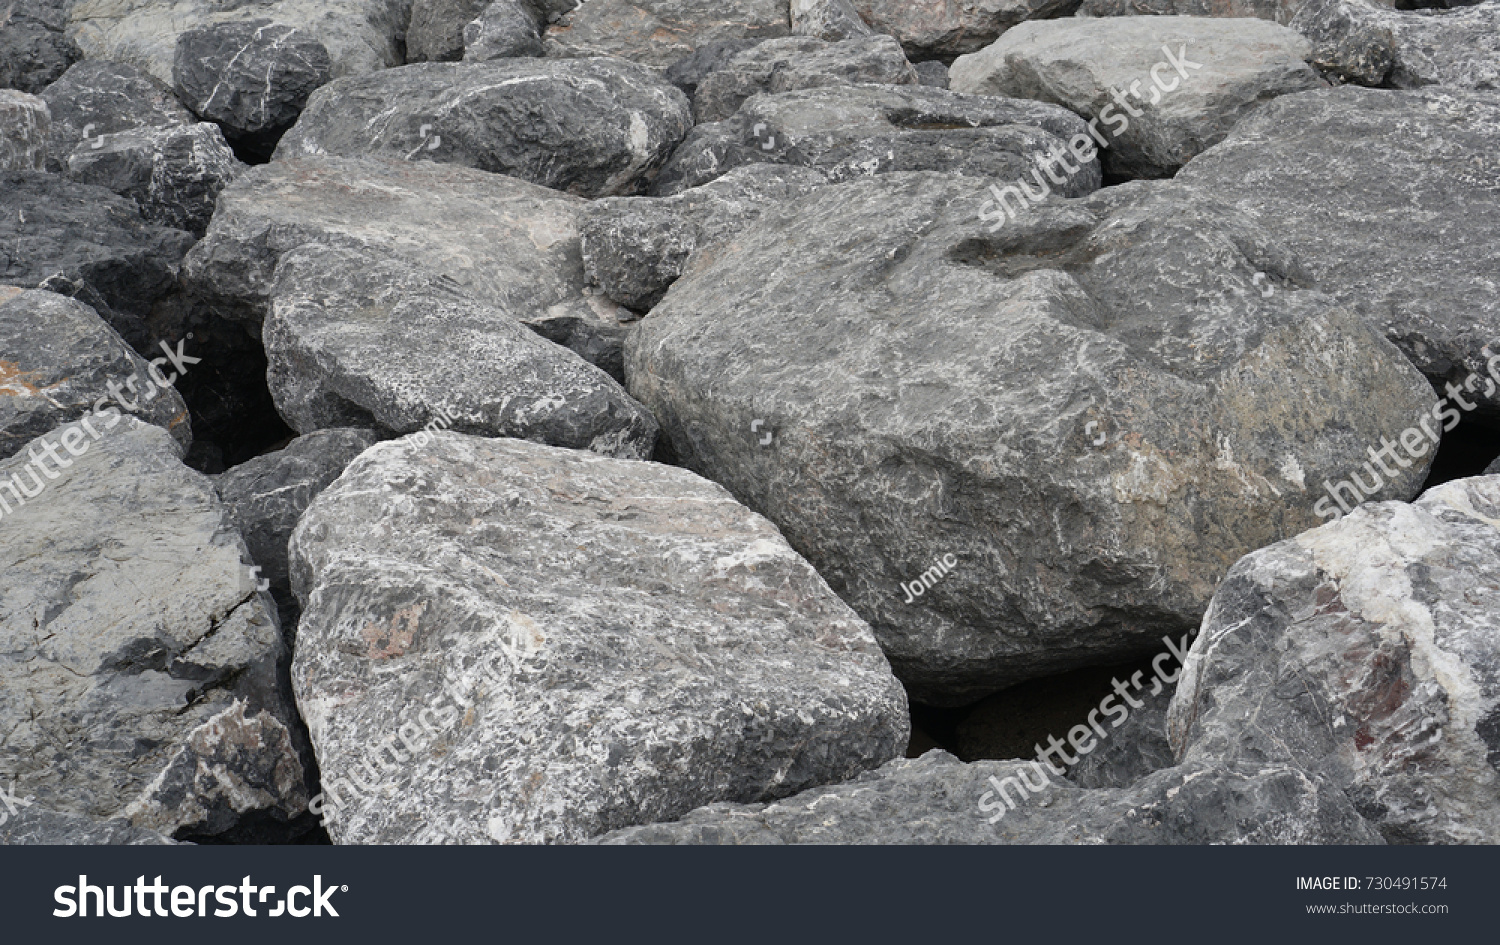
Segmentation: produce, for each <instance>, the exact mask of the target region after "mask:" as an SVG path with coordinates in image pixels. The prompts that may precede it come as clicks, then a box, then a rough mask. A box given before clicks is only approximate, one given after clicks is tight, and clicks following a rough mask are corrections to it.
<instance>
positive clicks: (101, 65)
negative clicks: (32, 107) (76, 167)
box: [41, 59, 194, 171]
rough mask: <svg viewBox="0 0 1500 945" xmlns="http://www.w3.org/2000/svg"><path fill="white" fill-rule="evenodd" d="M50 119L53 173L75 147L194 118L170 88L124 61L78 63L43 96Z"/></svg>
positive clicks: (186, 122)
mask: <svg viewBox="0 0 1500 945" xmlns="http://www.w3.org/2000/svg"><path fill="white" fill-rule="evenodd" d="M41 98H42V99H43V100H45V101H46V103H47V110H48V111H49V112H50V113H51V115H52V142H53V148H52V161H51V162H49V167H50V169H51V170H55V171H61V170H63V168H64V166H65V165H66V163H67V160H68V155H70V154H71V153H72V152H73V150H74V149H75V148H78V147H89V148H95V149H98V148H103V147H104V146H105V144H107V143H108V140H109V136H110V135H113V134H118V133H120V132H122V131H148V130H153V129H157V128H173V127H176V126H179V125H190V124H192V123H193V121H194V118H193V115H192V113H191V112H189V111H188V110H187V109H186V108H183V107H182V103H181V102H179V101H177V96H176V95H175V94H173V92H172V90H171V89H170V88H168V87H167V86H166V85H165V84H163V83H162V82H161V81H160V80H158V79H156V78H155V77H153V76H151V75H149V74H147V73H145V72H142V71H141V70H140V69H137V68H136V67H135V66H132V65H129V64H127V63H123V62H110V61H108V60H99V59H91V60H86V61H84V62H80V63H78V64H77V65H75V66H73V67H72V68H71V69H69V70H68V71H67V72H65V73H63V76H62V78H60V79H58V80H57V81H56V82H54V83H52V84H51V85H49V86H47V88H46V89H44V90H43V91H42V92H41Z"/></svg>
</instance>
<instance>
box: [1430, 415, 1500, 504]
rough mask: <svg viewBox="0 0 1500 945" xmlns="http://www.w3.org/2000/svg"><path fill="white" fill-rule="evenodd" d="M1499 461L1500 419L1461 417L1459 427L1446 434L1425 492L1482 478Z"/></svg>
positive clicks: (1493, 417)
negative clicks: (1459, 481) (1455, 482)
mask: <svg viewBox="0 0 1500 945" xmlns="http://www.w3.org/2000/svg"><path fill="white" fill-rule="evenodd" d="M1496 458H1500V416H1494V415H1485V414H1481V413H1477V412H1476V413H1471V414H1462V415H1461V416H1460V417H1459V421H1458V425H1457V426H1455V427H1454V428H1453V429H1452V430H1449V431H1447V432H1445V433H1444V434H1443V439H1442V442H1441V444H1439V446H1438V451H1437V456H1436V457H1435V458H1434V459H1433V461H1432V468H1431V469H1429V470H1428V471H1427V481H1426V482H1424V483H1422V491H1423V492H1426V491H1427V490H1428V489H1431V488H1432V487H1434V486H1440V485H1442V484H1443V483H1445V482H1452V481H1453V480H1455V479H1467V478H1469V477H1470V476H1479V475H1483V474H1484V470H1485V467H1487V466H1489V464H1490V463H1493V462H1494V461H1495V460H1496Z"/></svg>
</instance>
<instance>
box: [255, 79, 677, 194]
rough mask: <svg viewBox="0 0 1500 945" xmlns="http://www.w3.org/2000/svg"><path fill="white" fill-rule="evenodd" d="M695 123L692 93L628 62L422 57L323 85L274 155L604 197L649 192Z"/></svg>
mask: <svg viewBox="0 0 1500 945" xmlns="http://www.w3.org/2000/svg"><path fill="white" fill-rule="evenodd" d="M692 126H693V119H692V110H691V107H690V106H689V104H688V101H687V98H686V96H684V95H683V94H682V93H681V92H680V91H678V89H676V88H675V87H674V86H672V85H669V84H668V83H666V82H665V81H663V80H662V79H660V78H659V77H658V76H656V75H655V74H654V73H652V72H651V71H650V70H647V69H644V68H642V67H640V66H637V65H635V64H633V63H629V62H623V61H620V60H609V59H569V60H562V61H556V60H548V59H497V60H493V61H489V62H477V63H462V64H458V63H442V62H424V63H418V64H416V65H411V66H404V67H402V68H400V69H387V70H385V71H384V72H380V73H377V74H375V75H369V76H360V77H356V78H349V79H342V80H340V81H338V82H334V83H332V84H330V85H327V86H325V87H324V88H322V89H320V90H319V91H318V92H317V93H316V94H314V95H313V97H312V99H311V100H310V101H309V102H308V104H307V110H306V111H305V112H303V114H302V118H301V119H299V120H298V122H297V124H296V125H295V126H294V127H293V128H292V130H291V131H290V132H288V133H287V135H286V137H284V138H283V139H282V141H281V144H280V145H279V146H278V147H277V149H276V158H277V160H286V159H289V158H292V157H299V156H307V155H319V156H321V155H339V156H344V157H362V156H384V157H388V158H391V159H394V160H408V161H416V160H419V159H420V160H422V161H437V162H442V163H444V164H461V165H463V166H465V167H475V168H479V169H480V170H484V171H491V172H494V173H497V174H508V175H510V176H512V177H518V178H520V179H522V180H529V181H531V182H533V183H537V184H541V185H542V186H544V187H551V188H554V189H556V190H565V191H568V192H569V193H574V194H579V195H581V196H585V197H600V196H607V195H610V194H631V193H638V192H640V191H641V190H642V189H643V188H644V187H645V186H646V185H647V183H649V181H650V180H651V178H652V177H654V176H655V174H656V172H657V171H658V170H659V169H660V168H661V166H662V164H663V163H665V162H666V160H667V158H668V157H669V156H670V155H671V153H672V149H673V148H675V147H676V146H677V145H678V143H679V142H681V141H682V138H683V136H684V135H686V134H687V132H688V130H689V129H690V128H692Z"/></svg>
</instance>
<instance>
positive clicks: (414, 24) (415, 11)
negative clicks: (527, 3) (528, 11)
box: [406, 0, 536, 64]
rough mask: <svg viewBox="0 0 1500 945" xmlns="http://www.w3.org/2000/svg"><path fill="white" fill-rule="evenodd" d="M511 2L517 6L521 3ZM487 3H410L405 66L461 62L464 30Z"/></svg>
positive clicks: (427, 0)
mask: <svg viewBox="0 0 1500 945" xmlns="http://www.w3.org/2000/svg"><path fill="white" fill-rule="evenodd" d="M511 2H513V3H514V4H517V5H518V4H519V3H521V2H522V0H511ZM489 4H490V0H412V4H411V21H410V23H408V24H407V27H406V61H407V63H408V64H410V63H413V62H455V61H457V60H459V59H462V58H463V57H464V27H465V26H466V25H467V24H469V23H471V22H473V21H474V19H475V18H477V17H478V16H479V15H480V14H481V13H483V12H484V9H485V7H487V6H489ZM535 31H536V27H535V25H533V26H532V32H535Z"/></svg>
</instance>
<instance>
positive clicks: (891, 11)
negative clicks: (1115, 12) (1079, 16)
mask: <svg viewBox="0 0 1500 945" xmlns="http://www.w3.org/2000/svg"><path fill="white" fill-rule="evenodd" d="M794 2H795V0H794ZM852 3H853V6H854V10H855V12H856V13H858V14H859V16H860V17H861V18H862V19H863V20H864V21H865V22H866V23H868V24H869V25H870V26H871V27H873V28H874V29H875V30H876V31H877V32H880V33H889V34H890V35H892V36H894V37H896V38H897V39H899V40H900V41H901V45H902V46H903V47H905V49H906V54H907V55H908V56H910V57H911V58H912V59H913V60H917V59H942V60H944V61H947V60H951V59H952V58H953V57H954V56H961V55H963V54H964V53H971V52H975V51H977V50H980V49H983V48H984V47H985V46H987V45H989V44H990V43H992V42H994V41H995V39H996V38H997V37H999V36H1000V35H1001V34H1002V33H1004V32H1005V31H1006V30H1009V29H1011V28H1013V27H1015V26H1016V25H1017V24H1019V23H1021V22H1022V21H1024V20H1041V19H1048V18H1050V17H1055V16H1067V15H1068V14H1070V13H1072V12H1073V10H1074V9H1076V8H1077V6H1078V0H852Z"/></svg>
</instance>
